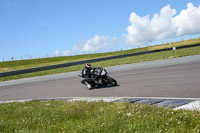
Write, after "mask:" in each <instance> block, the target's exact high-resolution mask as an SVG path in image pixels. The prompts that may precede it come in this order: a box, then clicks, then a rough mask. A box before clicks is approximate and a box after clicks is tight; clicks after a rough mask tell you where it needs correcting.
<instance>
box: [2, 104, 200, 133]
mask: <svg viewBox="0 0 200 133" xmlns="http://www.w3.org/2000/svg"><path fill="white" fill-rule="evenodd" d="M0 118H1V119H0V132H4V133H10V132H16V133H21V132H29V133H36V132H43V133H46V132H49V133H51V132H60V133H61V132H77V133H79V132H80V133H83V132H87V133H88V132H91V133H94V132H106V133H111V132H112V133H113V132H123V133H131V132H142V133H144V132H157V133H158V132H169V133H172V132H181V133H183V132H190V133H191V132H192V133H197V132H200V125H199V123H200V119H199V118H200V112H198V111H186V110H177V111H174V110H171V109H169V108H161V107H157V106H151V105H145V104H130V103H105V102H90V103H88V102H67V101H31V102H25V103H7V104H0Z"/></svg>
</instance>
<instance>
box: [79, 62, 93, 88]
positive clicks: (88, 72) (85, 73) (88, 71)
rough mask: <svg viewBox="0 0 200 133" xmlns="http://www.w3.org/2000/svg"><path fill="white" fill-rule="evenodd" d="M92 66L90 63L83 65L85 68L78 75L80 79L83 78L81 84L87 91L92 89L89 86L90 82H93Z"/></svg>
mask: <svg viewBox="0 0 200 133" xmlns="http://www.w3.org/2000/svg"><path fill="white" fill-rule="evenodd" d="M92 71H93V70H92V65H91V64H90V63H86V64H85V68H83V70H82V71H81V73H80V74H79V76H80V77H82V78H84V79H83V80H82V81H81V83H83V84H85V85H86V86H87V88H88V89H92V86H91V85H90V84H89V82H90V81H93V80H94V79H93V78H92Z"/></svg>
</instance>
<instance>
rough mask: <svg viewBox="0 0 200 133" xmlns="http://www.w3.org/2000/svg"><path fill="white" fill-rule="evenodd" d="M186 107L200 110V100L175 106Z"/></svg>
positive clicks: (186, 108) (177, 108)
mask: <svg viewBox="0 0 200 133" xmlns="http://www.w3.org/2000/svg"><path fill="white" fill-rule="evenodd" d="M179 109H185V110H200V101H194V102H191V103H188V104H185V105H183V106H179V107H176V108H174V110H179Z"/></svg>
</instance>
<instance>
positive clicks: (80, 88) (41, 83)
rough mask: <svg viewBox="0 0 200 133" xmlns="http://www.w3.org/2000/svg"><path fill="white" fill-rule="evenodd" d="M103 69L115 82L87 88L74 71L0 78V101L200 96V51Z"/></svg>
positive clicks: (183, 97) (193, 97)
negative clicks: (177, 56) (111, 84)
mask: <svg viewBox="0 0 200 133" xmlns="http://www.w3.org/2000/svg"><path fill="white" fill-rule="evenodd" d="M83 66H84V65H83ZM106 70H107V71H108V74H109V75H110V76H111V77H113V78H115V79H116V80H117V81H118V84H119V86H116V87H107V88H98V89H92V90H87V88H86V86H84V85H83V84H81V83H80V81H81V80H82V79H81V78H80V77H79V76H78V74H79V72H78V71H76V72H69V73H64V74H56V75H48V76H41V77H33V78H26V79H19V80H12V81H4V82H0V101H10V100H25V99H42V98H44V99H48V98H51V99H52V98H59V97H65V98H67V97H70V98H72V97H73V98H78V97H82V98H83V97H85V98H88V97H90V98H95V97H96V98H97V97H98V98H99V97H100V98H102V97H109V98H119V97H120V98H121V97H126V98H127V97H129V98H130V97H132V98H133V97H134V99H137V98H153V99H187V100H188V99H190V100H191V99H193V100H194V99H195V100H197V101H199V100H200V55H195V56H186V57H180V58H173V59H165V60H156V61H149V62H141V63H134V64H127V65H119V66H113V67H106Z"/></svg>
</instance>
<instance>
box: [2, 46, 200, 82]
mask: <svg viewBox="0 0 200 133" xmlns="http://www.w3.org/2000/svg"><path fill="white" fill-rule="evenodd" d="M198 54H200V47H193V48H186V49H179V50H175V51H165V52H157V53H152V54H146V55H139V56H132V57H126V58H120V59H113V60H107V61H101V62H96V63H93V64H92V65H93V66H102V67H107V66H115V65H122V64H130V63H137V62H145V61H153V60H161V59H169V58H177V57H182V56H189V55H198ZM83 67H84V65H76V66H71V67H66V68H59V69H52V70H46V71H40V72H34V73H28V74H22V75H16V76H9V77H3V78H0V81H6V80H13V79H21V78H28V77H36V76H42V75H52V74H57V73H66V72H71V71H78V70H81V69H82V68H83Z"/></svg>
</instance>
